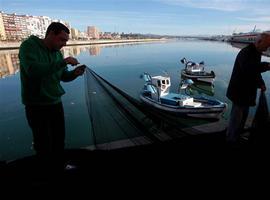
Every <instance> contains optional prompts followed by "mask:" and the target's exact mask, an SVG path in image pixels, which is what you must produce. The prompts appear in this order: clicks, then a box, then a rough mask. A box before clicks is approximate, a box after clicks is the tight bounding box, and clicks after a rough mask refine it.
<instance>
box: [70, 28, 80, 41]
mask: <svg viewBox="0 0 270 200" xmlns="http://www.w3.org/2000/svg"><path fill="white" fill-rule="evenodd" d="M70 35H71V38H72V39H74V40H78V39H79V36H80V35H79V30H78V29H76V28H71V29H70Z"/></svg>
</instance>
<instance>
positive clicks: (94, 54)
mask: <svg viewBox="0 0 270 200" xmlns="http://www.w3.org/2000/svg"><path fill="white" fill-rule="evenodd" d="M238 52H239V49H238V48H236V47H233V46H231V45H230V44H227V43H219V42H208V41H197V40H195V41H186V40H178V41H170V42H162V43H144V44H132V45H131V44H129V45H113V46H112V45H111V46H109V45H108V46H77V47H68V48H65V50H64V55H65V56H68V55H72V56H75V57H76V58H78V60H79V61H80V63H82V64H86V65H88V66H89V67H91V68H92V69H93V70H94V71H96V72H97V73H98V74H100V75H101V76H103V77H104V78H105V79H107V80H109V81H110V82H111V83H113V84H114V85H116V86H118V87H119V88H121V89H123V90H124V91H125V92H127V93H128V94H130V95H131V96H133V97H136V98H138V93H139V91H140V89H141V87H142V86H143V83H144V82H143V80H142V79H140V75H141V74H142V73H143V72H148V73H150V74H151V75H162V74H164V72H166V73H168V74H169V75H170V76H171V81H172V87H171V91H174V92H176V91H177V90H178V86H179V82H180V76H179V74H180V70H181V69H182V67H183V65H182V64H181V63H180V59H181V58H183V57H186V58H187V59H188V60H189V59H190V60H193V61H196V62H199V61H204V62H205V65H206V68H205V69H206V70H207V71H210V70H213V71H214V72H215V73H216V80H215V86H214V97H215V98H218V99H220V100H221V101H224V102H227V103H228V104H229V109H228V110H227V112H226V113H225V115H224V117H225V118H227V117H228V114H229V111H230V102H229V101H228V99H227V98H226V97H225V93H226V89H227V85H228V81H229V78H230V75H231V71H232V66H233V63H234V59H235V57H236V54H237V53H238ZM263 60H265V61H268V62H269V61H270V60H269V58H268V57H263ZM18 63H19V61H18V51H17V50H12V51H0V160H10V159H16V158H20V157H23V156H27V155H31V154H33V150H32V144H31V141H32V134H31V131H30V128H29V127H28V125H27V121H26V118H25V114H24V107H23V105H22V104H21V98H20V79H19V72H18V69H19V64H18ZM263 77H264V80H265V82H266V85H267V86H270V73H264V74H263ZM62 85H63V87H64V88H65V90H66V94H65V95H64V96H63V103H64V108H65V119H66V130H67V133H66V147H67V148H79V147H86V146H89V145H91V144H92V139H91V134H90V130H91V127H90V124H89V119H88V114H87V109H86V104H85V94H84V78H83V77H80V78H78V79H76V80H75V81H73V82H69V83H62ZM267 96H269V91H267ZM268 104H269V102H268ZM269 105H270V104H269ZM253 113H254V109H252V110H251V115H252V114H253Z"/></svg>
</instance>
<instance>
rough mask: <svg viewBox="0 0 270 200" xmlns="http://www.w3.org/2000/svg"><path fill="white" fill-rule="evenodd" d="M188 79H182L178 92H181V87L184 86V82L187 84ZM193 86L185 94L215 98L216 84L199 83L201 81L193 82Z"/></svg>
mask: <svg viewBox="0 0 270 200" xmlns="http://www.w3.org/2000/svg"><path fill="white" fill-rule="evenodd" d="M186 80H188V79H186V78H183V77H181V82H180V84H179V87H178V91H179V92H180V90H181V87H182V85H183V82H185V81H186ZM192 82H193V83H192V84H191V85H189V86H188V87H187V88H186V90H185V92H186V93H187V94H188V95H192V96H193V95H195V96H196V95H202V96H203V95H207V96H214V94H215V91H214V84H211V83H209V84H208V83H203V82H199V81H194V80H192Z"/></svg>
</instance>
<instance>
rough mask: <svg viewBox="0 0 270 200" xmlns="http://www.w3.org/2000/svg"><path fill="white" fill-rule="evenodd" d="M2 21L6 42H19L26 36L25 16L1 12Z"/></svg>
mask: <svg viewBox="0 0 270 200" xmlns="http://www.w3.org/2000/svg"><path fill="white" fill-rule="evenodd" d="M2 20H3V24H4V29H5V34H6V40H10V41H20V40H22V39H24V38H26V37H27V36H28V34H29V33H28V30H27V27H26V16H25V15H16V13H14V14H7V13H3V12H2Z"/></svg>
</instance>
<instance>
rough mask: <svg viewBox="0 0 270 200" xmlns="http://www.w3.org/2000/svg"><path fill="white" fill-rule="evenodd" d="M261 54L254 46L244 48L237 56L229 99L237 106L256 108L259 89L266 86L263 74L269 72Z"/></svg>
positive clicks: (229, 89)
mask: <svg viewBox="0 0 270 200" xmlns="http://www.w3.org/2000/svg"><path fill="white" fill-rule="evenodd" d="M261 56H262V55H261V53H260V52H258V51H257V50H256V47H255V45H254V44H250V45H248V46H247V47H245V48H243V49H242V50H241V51H240V52H239V53H238V55H237V57H236V60H235V63H234V67H233V72H232V75H231V80H230V83H229V86H228V90H227V97H228V98H229V99H230V100H231V101H232V102H233V103H235V104H237V105H242V106H255V105H256V96H257V88H259V87H261V86H262V85H264V81H263V79H262V76H261V73H262V72H265V71H267V66H268V63H267V62H261Z"/></svg>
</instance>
